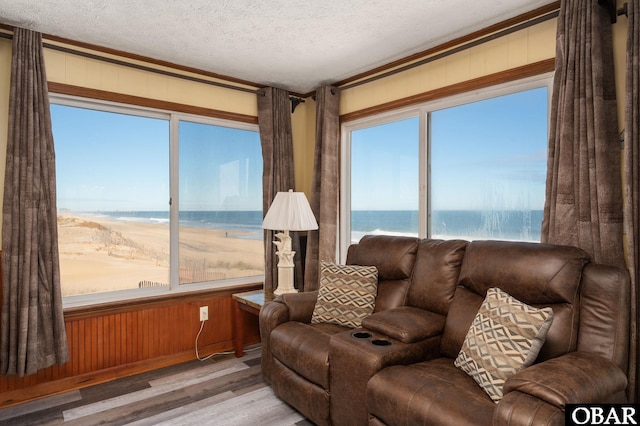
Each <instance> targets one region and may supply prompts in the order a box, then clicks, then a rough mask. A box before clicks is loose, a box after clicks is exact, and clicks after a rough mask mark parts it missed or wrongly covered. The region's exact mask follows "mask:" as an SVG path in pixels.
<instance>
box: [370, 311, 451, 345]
mask: <svg viewBox="0 0 640 426" xmlns="http://www.w3.org/2000/svg"><path fill="white" fill-rule="evenodd" d="M444 321H445V317H444V316H443V315H440V314H436V313H435V312H430V311H425V310H423V309H419V308H414V307H413V306H400V307H398V308H393V309H388V310H386V311H382V312H377V313H375V314H373V315H371V316H368V317H367V318H365V319H364V320H362V326H363V327H364V328H366V329H367V330H371V331H375V332H378V333H381V334H384V335H385V336H388V337H391V338H392V339H396V340H399V341H401V342H402V343H415V342H418V341H420V340H424V339H427V338H429V337H433V336H438V335H440V334H442V330H443V329H444Z"/></svg>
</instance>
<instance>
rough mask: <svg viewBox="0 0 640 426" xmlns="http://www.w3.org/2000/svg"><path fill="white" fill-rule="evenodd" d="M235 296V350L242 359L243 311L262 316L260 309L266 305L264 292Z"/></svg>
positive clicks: (251, 292) (258, 291)
mask: <svg viewBox="0 0 640 426" xmlns="http://www.w3.org/2000/svg"><path fill="white" fill-rule="evenodd" d="M232 296H233V305H234V308H233V349H234V351H235V354H236V356H237V357H241V356H242V355H243V353H244V350H243V346H244V345H243V333H244V329H243V325H242V322H243V321H242V311H244V312H249V313H250V314H253V315H255V316H258V315H260V309H261V308H262V305H264V290H254V291H247V292H244V293H235V294H232Z"/></svg>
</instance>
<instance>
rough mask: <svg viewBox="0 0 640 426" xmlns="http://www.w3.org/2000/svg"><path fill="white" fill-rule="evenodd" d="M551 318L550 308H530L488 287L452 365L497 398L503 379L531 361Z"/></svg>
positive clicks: (500, 392) (540, 345)
mask: <svg viewBox="0 0 640 426" xmlns="http://www.w3.org/2000/svg"><path fill="white" fill-rule="evenodd" d="M551 321H553V310H552V309H551V308H543V309H538V308H534V307H532V306H529V305H527V304H525V303H522V302H520V301H519V300H517V299H515V298H513V297H511V296H510V295H508V294H507V293H505V292H504V291H502V290H500V289H499V288H490V289H489V290H487V296H486V297H485V299H484V302H483V303H482V305H481V306H480V309H479V310H478V313H477V314H476V316H475V318H474V320H473V323H472V324H471V328H469V331H468V333H467V336H466V338H465V340H464V342H463V344H462V349H461V350H460V353H459V354H458V357H457V358H456V360H455V361H454V365H455V366H456V367H458V368H460V369H461V370H462V371H464V372H465V373H467V374H469V375H470V376H471V377H472V378H473V379H474V380H475V381H476V382H477V383H478V385H480V387H482V388H483V389H484V390H485V392H487V394H488V395H489V396H490V397H491V399H492V400H493V401H495V402H499V401H500V399H501V398H502V386H503V385H504V382H505V380H506V379H508V378H509V377H511V376H512V375H514V374H515V373H517V372H518V371H520V370H522V369H523V368H526V367H528V366H530V365H531V364H533V362H534V361H535V359H536V357H537V356H538V353H539V352H540V348H542V344H543V343H544V339H545V336H546V334H547V331H548V330H549V326H550V325H551Z"/></svg>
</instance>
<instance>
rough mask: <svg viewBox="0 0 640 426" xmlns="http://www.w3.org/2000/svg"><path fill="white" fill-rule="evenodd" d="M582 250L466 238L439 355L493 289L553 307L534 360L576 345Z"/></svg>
mask: <svg viewBox="0 0 640 426" xmlns="http://www.w3.org/2000/svg"><path fill="white" fill-rule="evenodd" d="M589 260H590V259H589V256H588V255H587V253H585V252H584V251H582V250H580V249H578V248H575V247H568V246H556V245H547V244H539V243H525V242H514V241H472V242H471V243H469V245H468V246H467V248H466V251H465V255H464V259H463V261H462V267H461V270H460V277H459V280H458V286H457V288H456V291H455V294H454V297H453V301H452V303H451V306H450V308H449V313H448V315H447V320H446V323H445V329H444V334H443V337H442V342H441V352H442V354H443V355H445V356H448V357H451V358H455V357H456V356H457V355H458V352H459V351H460V348H461V347H462V343H463V341H464V338H465V336H466V334H467V331H468V330H469V327H470V326H471V323H472V321H473V318H474V317H475V315H476V313H477V311H478V309H479V308H480V305H481V304H482V301H483V300H484V297H485V295H486V292H487V290H488V289H489V288H491V287H498V288H500V289H502V290H503V291H505V292H506V293H508V294H510V295H511V296H513V297H514V298H516V299H518V300H520V301H522V302H524V303H527V304H529V305H532V306H535V307H547V306H550V307H551V308H553V312H554V318H553V322H552V324H551V327H550V328H549V332H548V333H547V338H546V341H545V344H544V346H543V347H542V350H541V351H540V354H539V356H538V360H544V359H549V358H553V357H556V356H559V355H561V354H564V353H566V352H570V351H573V350H575V349H576V344H577V340H578V325H579V304H580V301H579V292H578V289H579V286H580V280H581V277H582V270H583V268H584V266H585V265H586V264H587V263H588V262H589Z"/></svg>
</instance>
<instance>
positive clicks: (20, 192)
mask: <svg viewBox="0 0 640 426" xmlns="http://www.w3.org/2000/svg"><path fill="white" fill-rule="evenodd" d="M48 96H49V95H48V89H47V79H46V74H45V68H44V60H43V57H42V35H41V34H40V33H35V32H32V31H28V30H24V29H20V28H18V29H16V30H15V31H14V34H13V57H12V64H11V88H10V94H9V132H8V140H7V164H6V172H5V183H4V204H3V218H2V219H3V221H2V295H3V298H2V338H1V343H0V350H1V351H2V353H1V354H0V364H1V368H2V374H7V375H8V374H16V375H18V376H24V375H30V374H34V373H36V372H37V371H38V370H40V369H42V368H45V367H49V366H51V365H53V364H63V363H65V362H66V361H67V360H68V358H69V354H68V349H67V337H66V332H65V324H64V315H63V309H62V297H61V291H60V267H59V253H58V234H57V216H56V187H55V178H56V171H55V154H54V150H53V134H52V133H51V117H50V112H49V98H48Z"/></svg>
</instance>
